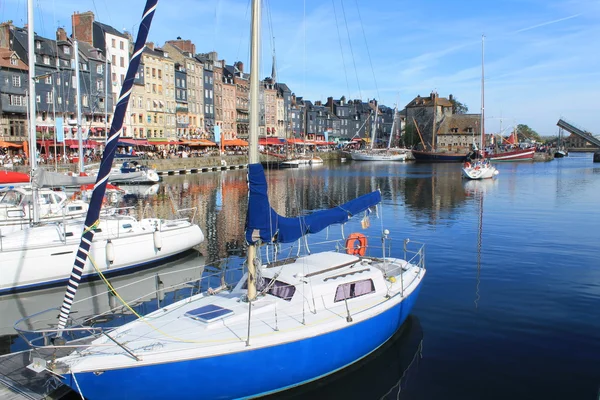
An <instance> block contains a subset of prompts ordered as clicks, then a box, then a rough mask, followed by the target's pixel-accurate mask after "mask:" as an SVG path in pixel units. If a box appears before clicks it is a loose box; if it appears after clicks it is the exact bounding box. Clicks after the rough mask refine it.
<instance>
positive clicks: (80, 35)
mask: <svg viewBox="0 0 600 400" xmlns="http://www.w3.org/2000/svg"><path fill="white" fill-rule="evenodd" d="M71 25H72V30H73V39H76V40H79V41H80V42H86V43H88V44H91V45H92V46H93V45H94V13H93V12H91V11H86V12H84V13H81V14H80V13H79V12H75V13H73V15H72V17H71Z"/></svg>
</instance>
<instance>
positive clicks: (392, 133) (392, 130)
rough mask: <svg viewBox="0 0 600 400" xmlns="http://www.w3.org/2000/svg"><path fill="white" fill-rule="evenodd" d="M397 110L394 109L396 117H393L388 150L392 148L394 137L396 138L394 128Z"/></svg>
mask: <svg viewBox="0 0 600 400" xmlns="http://www.w3.org/2000/svg"><path fill="white" fill-rule="evenodd" d="M396 108H397V107H394V115H393V116H392V129H391V130H390V138H389V140H388V146H387V148H388V150H389V149H390V147H392V137H393V136H394V127H395V126H396Z"/></svg>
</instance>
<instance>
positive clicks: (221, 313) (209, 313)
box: [184, 304, 233, 322]
mask: <svg viewBox="0 0 600 400" xmlns="http://www.w3.org/2000/svg"><path fill="white" fill-rule="evenodd" d="M230 314H233V311H232V310H230V309H228V308H224V307H220V306H217V305H215V304H208V305H206V306H202V307H200V308H196V309H193V310H190V311H188V312H186V313H185V314H184V315H185V316H186V317H188V318H192V319H195V320H197V321H200V322H212V321H216V320H218V319H222V318H225V317H227V316H228V315H230Z"/></svg>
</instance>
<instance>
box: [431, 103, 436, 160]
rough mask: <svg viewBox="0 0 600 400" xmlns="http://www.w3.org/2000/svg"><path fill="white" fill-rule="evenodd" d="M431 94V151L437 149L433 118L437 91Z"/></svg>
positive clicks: (434, 116)
mask: <svg viewBox="0 0 600 400" xmlns="http://www.w3.org/2000/svg"><path fill="white" fill-rule="evenodd" d="M431 96H432V97H433V126H432V132H431V141H432V143H431V148H432V149H433V151H435V150H436V149H437V138H436V137H435V125H436V123H435V118H436V115H435V114H436V110H437V93H435V92H434V93H432V94H431Z"/></svg>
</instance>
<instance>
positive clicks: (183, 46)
mask: <svg viewBox="0 0 600 400" xmlns="http://www.w3.org/2000/svg"><path fill="white" fill-rule="evenodd" d="M167 43H168V44H170V45H172V46H175V47H177V48H179V49H180V50H181V51H183V52H184V53H192V55H193V54H196V45H195V44H194V43H192V41H191V40H183V39H181V36H177V40H167Z"/></svg>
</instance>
